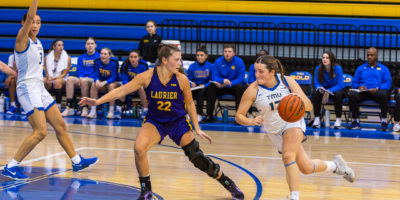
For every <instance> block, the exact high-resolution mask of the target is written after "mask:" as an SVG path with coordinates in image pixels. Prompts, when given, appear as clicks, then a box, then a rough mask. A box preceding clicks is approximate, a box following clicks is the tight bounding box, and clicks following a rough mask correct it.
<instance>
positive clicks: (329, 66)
mask: <svg viewBox="0 0 400 200" xmlns="http://www.w3.org/2000/svg"><path fill="white" fill-rule="evenodd" d="M314 87H315V88H316V91H315V92H313V94H312V97H311V99H312V103H313V107H314V117H315V118H314V122H313V124H312V126H311V127H313V128H320V127H321V120H320V116H321V104H325V103H327V101H328V99H329V98H333V99H334V106H335V114H336V121H335V124H334V128H335V129H338V128H340V127H341V124H342V120H341V116H342V106H343V97H344V95H345V91H344V82H343V70H342V67H341V66H340V65H338V64H337V63H336V58H335V55H334V54H333V53H332V52H331V51H325V52H324V53H323V54H322V60H321V64H320V65H318V66H317V68H316V69H315V72H314ZM325 123H329V122H325Z"/></svg>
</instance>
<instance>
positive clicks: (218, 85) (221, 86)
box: [215, 83, 225, 88]
mask: <svg viewBox="0 0 400 200" xmlns="http://www.w3.org/2000/svg"><path fill="white" fill-rule="evenodd" d="M215 85H216V86H217V88H224V87H225V84H224V85H223V84H221V83H215Z"/></svg>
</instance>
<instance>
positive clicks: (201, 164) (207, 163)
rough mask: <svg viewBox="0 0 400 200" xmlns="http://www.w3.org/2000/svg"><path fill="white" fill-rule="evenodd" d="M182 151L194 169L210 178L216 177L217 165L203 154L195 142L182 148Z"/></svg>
mask: <svg viewBox="0 0 400 200" xmlns="http://www.w3.org/2000/svg"><path fill="white" fill-rule="evenodd" d="M182 149H183V151H184V152H185V155H186V156H187V157H188V158H189V160H190V162H192V163H193V165H194V166H195V167H196V168H198V169H200V170H201V171H203V172H205V173H207V174H208V176H210V177H212V178H217V177H218V173H219V165H218V164H217V163H214V161H212V160H211V159H210V158H209V157H207V156H205V155H204V154H203V152H202V151H201V150H200V147H199V143H198V142H197V141H196V140H193V141H192V142H190V143H189V144H188V145H186V146H184V147H182Z"/></svg>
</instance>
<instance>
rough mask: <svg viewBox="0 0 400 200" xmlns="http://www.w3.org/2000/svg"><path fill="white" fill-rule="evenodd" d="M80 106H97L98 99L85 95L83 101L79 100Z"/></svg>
mask: <svg viewBox="0 0 400 200" xmlns="http://www.w3.org/2000/svg"><path fill="white" fill-rule="evenodd" d="M78 104H79V106H81V107H82V106H86V105H88V106H97V100H96V99H92V98H88V97H83V98H82V99H81V101H79V103H78Z"/></svg>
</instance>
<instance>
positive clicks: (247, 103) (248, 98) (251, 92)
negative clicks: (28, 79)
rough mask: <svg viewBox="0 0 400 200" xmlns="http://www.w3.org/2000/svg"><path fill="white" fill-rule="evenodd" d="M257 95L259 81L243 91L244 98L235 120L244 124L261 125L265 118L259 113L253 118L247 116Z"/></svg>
mask: <svg viewBox="0 0 400 200" xmlns="http://www.w3.org/2000/svg"><path fill="white" fill-rule="evenodd" d="M256 95H257V82H254V83H252V84H251V85H250V86H249V87H248V88H247V89H246V91H245V92H244V93H243V96H242V99H241V100H240V104H239V108H238V110H237V112H236V116H235V120H236V122H237V123H239V124H241V125H243V126H260V125H261V123H262V122H263V121H264V118H263V117H262V116H261V115H259V116H257V117H255V118H253V119H250V118H248V117H246V113H247V112H248V111H249V109H250V107H251V105H252V104H253V102H254V100H255V98H256Z"/></svg>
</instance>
